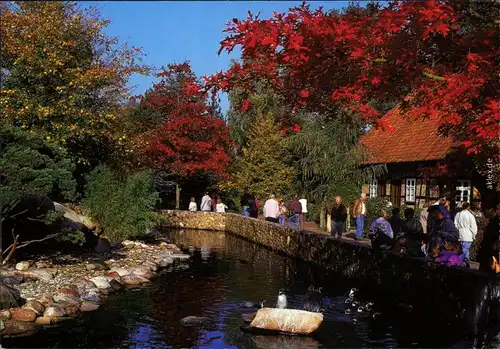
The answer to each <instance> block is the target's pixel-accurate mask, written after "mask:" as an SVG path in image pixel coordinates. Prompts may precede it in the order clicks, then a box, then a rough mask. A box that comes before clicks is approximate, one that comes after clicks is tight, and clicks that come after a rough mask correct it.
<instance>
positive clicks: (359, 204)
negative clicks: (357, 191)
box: [352, 193, 366, 240]
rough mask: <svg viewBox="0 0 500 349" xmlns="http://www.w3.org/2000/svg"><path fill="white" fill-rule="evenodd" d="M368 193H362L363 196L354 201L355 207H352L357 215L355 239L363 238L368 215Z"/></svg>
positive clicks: (355, 215)
mask: <svg viewBox="0 0 500 349" xmlns="http://www.w3.org/2000/svg"><path fill="white" fill-rule="evenodd" d="M365 200H366V194H365V193H361V197H360V198H359V199H358V200H356V201H355V202H354V207H353V209H352V211H353V214H354V217H356V237H355V240H361V239H362V238H363V226H364V224H365V216H366V203H365Z"/></svg>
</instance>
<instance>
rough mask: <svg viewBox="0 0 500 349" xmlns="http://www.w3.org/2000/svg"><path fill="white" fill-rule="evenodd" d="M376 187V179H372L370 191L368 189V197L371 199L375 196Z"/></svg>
mask: <svg viewBox="0 0 500 349" xmlns="http://www.w3.org/2000/svg"><path fill="white" fill-rule="evenodd" d="M377 186H378V182H377V180H376V179H372V181H371V182H370V189H369V193H368V194H369V196H370V197H371V198H374V197H376V196H377Z"/></svg>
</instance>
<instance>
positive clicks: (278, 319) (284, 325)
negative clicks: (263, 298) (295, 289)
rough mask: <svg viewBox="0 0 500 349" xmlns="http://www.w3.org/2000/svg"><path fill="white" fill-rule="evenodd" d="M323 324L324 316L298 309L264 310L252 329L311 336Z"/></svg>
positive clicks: (259, 311) (257, 317)
mask: <svg viewBox="0 0 500 349" xmlns="http://www.w3.org/2000/svg"><path fill="white" fill-rule="evenodd" d="M322 322H323V314H320V313H312V312H309V311H304V310H297V309H276V308H262V309H259V310H258V311H257V315H256V316H255V318H254V319H253V321H252V322H251V323H250V327H253V328H259V329H265V330H270V331H281V332H286V333H293V334H310V333H313V332H314V331H316V330H317V329H318V328H319V326H320V325H321V323H322Z"/></svg>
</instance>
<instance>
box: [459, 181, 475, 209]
mask: <svg viewBox="0 0 500 349" xmlns="http://www.w3.org/2000/svg"><path fill="white" fill-rule="evenodd" d="M464 184H466V185H464ZM465 192H467V200H464V193H465ZM471 195H472V182H471V180H470V179H458V180H457V183H456V186H455V202H456V203H460V204H461V203H462V202H468V203H470V202H471V200H472V198H471ZM457 198H459V200H457Z"/></svg>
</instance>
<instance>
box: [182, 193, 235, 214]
mask: <svg viewBox="0 0 500 349" xmlns="http://www.w3.org/2000/svg"><path fill="white" fill-rule="evenodd" d="M188 210H189V211H191V212H195V211H198V204H197V203H196V198H195V197H194V196H193V197H191V201H190V202H189V206H188ZM226 210H227V206H226V204H224V203H223V202H222V200H221V199H220V198H218V199H216V200H212V198H211V197H210V195H209V194H208V193H205V195H203V197H202V198H201V204H200V211H205V212H210V211H214V212H220V213H224V212H226Z"/></svg>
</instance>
